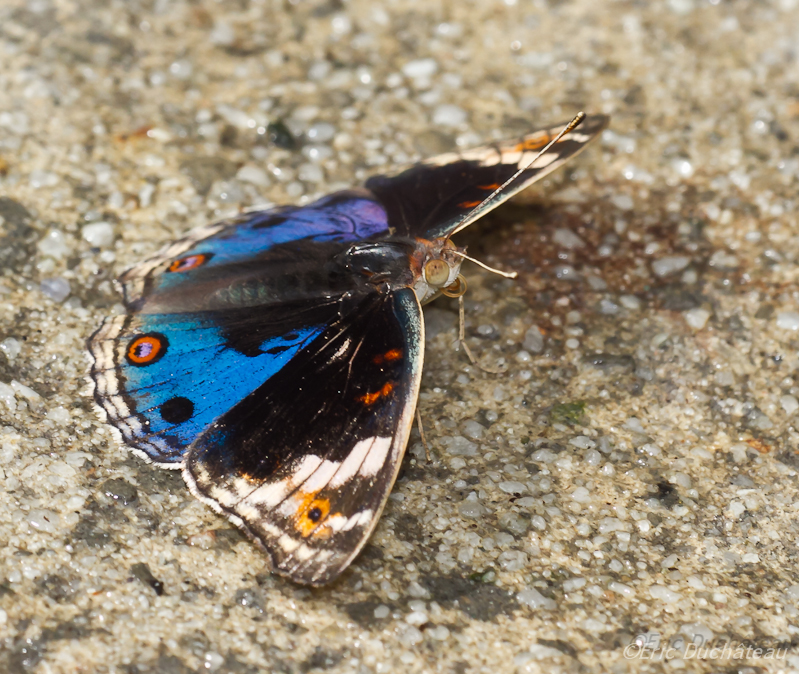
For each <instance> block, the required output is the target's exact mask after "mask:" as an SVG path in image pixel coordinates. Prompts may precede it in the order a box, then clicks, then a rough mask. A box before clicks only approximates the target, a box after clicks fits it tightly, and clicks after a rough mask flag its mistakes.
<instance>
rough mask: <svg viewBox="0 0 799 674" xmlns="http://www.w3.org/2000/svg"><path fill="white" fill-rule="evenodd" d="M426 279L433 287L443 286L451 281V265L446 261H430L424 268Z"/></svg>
mask: <svg viewBox="0 0 799 674" xmlns="http://www.w3.org/2000/svg"><path fill="white" fill-rule="evenodd" d="M424 278H425V281H427V282H428V283H429V284H430V285H431V286H443V285H444V284H445V283H446V282H447V280H448V279H449V265H448V264H447V263H446V262H444V260H430V262H428V263H427V264H426V265H425V266H424Z"/></svg>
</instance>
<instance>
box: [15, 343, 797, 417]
mask: <svg viewBox="0 0 799 674" xmlns="http://www.w3.org/2000/svg"><path fill="white" fill-rule="evenodd" d="M0 348H2V344H0ZM780 405H782V409H783V410H785V414H787V415H788V416H791V415H792V414H793V413H794V412H796V410H797V409H799V400H797V399H796V398H794V397H793V396H791V395H784V396H782V397H781V398H780Z"/></svg>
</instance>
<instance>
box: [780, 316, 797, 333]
mask: <svg viewBox="0 0 799 674" xmlns="http://www.w3.org/2000/svg"><path fill="white" fill-rule="evenodd" d="M777 327H778V328H782V329H783V330H793V331H794V332H795V331H797V330H799V313H797V312H796V311H780V312H778V313H777Z"/></svg>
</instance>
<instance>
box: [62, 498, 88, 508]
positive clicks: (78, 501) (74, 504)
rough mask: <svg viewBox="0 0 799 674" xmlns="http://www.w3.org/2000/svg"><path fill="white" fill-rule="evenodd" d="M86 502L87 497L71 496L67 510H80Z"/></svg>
mask: <svg viewBox="0 0 799 674" xmlns="http://www.w3.org/2000/svg"><path fill="white" fill-rule="evenodd" d="M84 503H86V499H85V498H83V497H82V496H70V497H69V498H68V499H67V510H69V511H70V512H74V511H76V510H80V509H81V508H82V507H83V504H84Z"/></svg>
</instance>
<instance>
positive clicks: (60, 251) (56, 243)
mask: <svg viewBox="0 0 799 674" xmlns="http://www.w3.org/2000/svg"><path fill="white" fill-rule="evenodd" d="M38 248H39V250H40V251H41V252H42V253H44V254H45V255H49V256H50V257H54V258H56V259H60V258H62V257H66V256H67V255H69V252H70V247H69V246H68V245H67V239H66V237H65V236H64V233H63V232H61V231H59V230H57V229H51V230H50V231H49V232H47V234H45V236H44V238H43V239H42V240H41V241H39V243H38Z"/></svg>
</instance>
